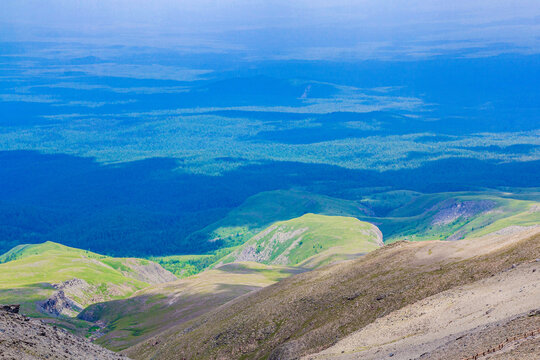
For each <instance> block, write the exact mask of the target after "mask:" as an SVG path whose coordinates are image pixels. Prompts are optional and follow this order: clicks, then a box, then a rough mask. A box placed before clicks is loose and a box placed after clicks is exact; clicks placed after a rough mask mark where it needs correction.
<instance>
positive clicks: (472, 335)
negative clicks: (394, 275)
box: [306, 261, 540, 360]
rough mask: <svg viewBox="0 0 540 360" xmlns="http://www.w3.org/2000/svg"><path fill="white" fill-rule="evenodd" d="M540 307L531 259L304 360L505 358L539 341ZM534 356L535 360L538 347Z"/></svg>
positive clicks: (538, 265)
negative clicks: (480, 356)
mask: <svg viewBox="0 0 540 360" xmlns="http://www.w3.org/2000/svg"><path fill="white" fill-rule="evenodd" d="M539 309H540V261H538V262H537V261H533V262H531V263H525V264H522V265H520V266H515V267H513V268H510V269H508V270H505V271H502V272H500V273H498V274H496V275H494V276H492V277H489V278H487V279H483V280H480V281H477V282H474V283H472V284H469V285H466V286H459V287H456V288H453V289H450V290H447V291H444V292H442V293H440V294H437V295H434V296H431V297H429V298H426V299H424V300H421V301H419V302H416V303H414V304H411V305H409V306H406V307H404V308H402V309H400V310H397V311H394V312H392V313H391V314H389V315H387V316H385V317H382V318H380V319H377V320H376V321H375V322H373V323H372V324H370V325H368V326H366V327H365V328H363V329H362V330H360V331H358V332H356V333H354V334H352V335H350V336H348V337H346V338H345V339H343V340H341V341H340V342H338V343H337V344H336V345H334V346H332V347H330V348H329V349H327V350H325V351H323V352H321V353H319V354H318V355H311V356H307V357H306V359H311V360H315V359H317V360H318V359H341V360H345V359H359V358H360V359H365V360H370V359H381V358H387V357H392V359H396V360H398V359H399V360H409V359H429V360H436V359H440V360H443V359H444V360H449V359H465V358H467V357H473V356H475V355H477V354H484V353H486V355H485V356H487V354H489V356H495V355H497V356H499V355H500V356H503V355H504V354H507V355H508V354H510V353H513V352H515V351H517V348H520V347H523V346H524V345H526V344H525V343H528V342H530V343H533V342H534V341H538V339H540V310H539ZM514 338H516V339H515V340H514ZM507 339H510V341H506V340H507ZM501 344H503V345H502V346H500V345H501ZM493 350H494V351H493ZM535 354H536V355H538V358H540V348H539V349H538V350H537V352H536V353H535ZM482 356H484V355H482ZM493 358H495V357H493ZM503 358H505V357H501V359H503ZM510 358H519V359H521V358H522V357H510ZM486 359H487V357H486Z"/></svg>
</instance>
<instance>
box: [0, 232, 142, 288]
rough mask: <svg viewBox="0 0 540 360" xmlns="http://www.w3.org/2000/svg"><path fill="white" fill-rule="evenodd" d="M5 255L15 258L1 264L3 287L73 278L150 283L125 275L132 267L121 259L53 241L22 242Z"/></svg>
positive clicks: (133, 285) (134, 284)
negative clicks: (30, 243)
mask: <svg viewBox="0 0 540 360" xmlns="http://www.w3.org/2000/svg"><path fill="white" fill-rule="evenodd" d="M6 255H7V256H6ZM4 256H5V258H6V259H14V260H11V261H8V262H4V263H3V264H0V289H9V288H16V287H21V286H25V285H31V284H38V283H59V282H62V281H66V280H69V279H73V278H79V279H83V280H85V281H86V282H88V283H89V284H91V285H101V284H117V285H128V286H129V287H131V288H132V289H139V288H142V287H144V286H146V285H147V284H146V283H144V282H142V281H139V280H136V279H135V278H130V277H128V276H126V274H125V272H130V271H132V270H131V269H130V268H129V267H128V266H126V265H125V264H123V263H122V260H121V259H114V258H109V257H106V256H102V255H98V254H95V253H92V252H88V251H85V250H79V249H75V248H70V247H67V246H64V245H60V244H56V243H53V242H46V243H43V244H36V245H21V246H20V247H17V248H16V249H13V250H11V251H10V252H8V253H7V254H5V255H4Z"/></svg>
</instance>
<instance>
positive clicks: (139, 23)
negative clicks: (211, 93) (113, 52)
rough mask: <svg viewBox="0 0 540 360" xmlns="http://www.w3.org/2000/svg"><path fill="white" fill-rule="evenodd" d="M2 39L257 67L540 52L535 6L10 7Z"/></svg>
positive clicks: (48, 2) (17, 1) (8, 3)
mask: <svg viewBox="0 0 540 360" xmlns="http://www.w3.org/2000/svg"><path fill="white" fill-rule="evenodd" d="M0 41H62V42H69V41H72V42H77V43H85V44H94V45H96V44H97V45H126V46H151V47H158V48H165V49H175V50H178V49H181V50H184V51H187V52H198V53H201V52H202V53H204V52H209V53H217V54H219V53H229V54H234V53H238V54H242V56H243V57H244V58H248V59H249V58H251V59H254V60H261V59H270V60H289V59H299V60H335V59H342V60H347V59H353V60H355V59H396V58H402V57H407V58H411V59H416V58H425V57H430V56H439V55H447V54H453V55H456V56H471V57H477V56H492V55H497V54H500V53H520V54H536V53H538V51H539V50H540V3H539V2H538V1H537V0H517V1H509V0H504V1H501V0H475V1H470V0H455V1H447V0H446V1H442V0H412V1H409V0H393V1H391V0H382V1H381V0H378V1H373V0H357V1H349V0H334V1H327V0H324V1H321V0H309V1H307V0H297V1H284V0H273V1H261V0H228V1H223V0H221V1H217V0H198V1H185V0H180V1H174V0H155V1H142V0H85V1H83V0H2V1H1V3H0Z"/></svg>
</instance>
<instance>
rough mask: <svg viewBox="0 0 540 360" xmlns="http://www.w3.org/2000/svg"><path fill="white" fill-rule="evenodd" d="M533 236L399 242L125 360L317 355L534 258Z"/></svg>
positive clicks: (228, 310)
mask: <svg viewBox="0 0 540 360" xmlns="http://www.w3.org/2000/svg"><path fill="white" fill-rule="evenodd" d="M539 233H540V230H539V229H538V227H532V228H519V229H514V230H513V231H512V232H511V233H510V234H507V233H505V232H501V233H499V234H493V235H490V236H485V237H483V238H478V239H469V240H464V241H460V242H454V243H448V242H439V241H431V242H420V243H406V242H399V243H396V244H393V245H390V246H386V247H384V248H382V249H379V250H376V251H374V252H372V253H370V254H368V255H366V256H365V257H363V258H360V259H357V260H352V261H347V262H343V263H339V264H335V265H331V266H328V267H325V268H321V269H317V270H314V271H312V272H309V273H304V274H300V275H297V276H294V277H292V278H288V279H285V280H283V281H281V282H279V283H278V284H275V285H272V286H269V287H267V288H264V289H262V290H260V291H257V292H255V293H252V294H249V295H248V296H244V297H242V298H239V299H237V300H234V301H232V302H229V303H228V304H226V305H224V306H222V307H220V308H218V309H216V310H215V311H212V312H210V313H208V314H206V315H203V316H201V317H199V318H196V319H194V320H192V321H189V322H187V323H185V324H182V325H180V326H177V327H175V328H172V329H171V330H169V331H167V332H165V333H162V334H160V335H158V336H156V337H154V338H152V339H149V340H148V341H147V342H145V343H143V344H140V345H137V346H135V347H132V348H130V349H128V350H127V351H126V353H127V354H129V355H130V356H132V357H134V358H138V359H147V358H152V357H154V358H160V359H175V358H178V357H180V358H181V357H185V358H196V359H213V358H219V359H238V358H253V359H255V358H257V359H258V358H269V359H293V358H297V357H299V356H303V355H308V354H312V353H316V352H320V351H322V350H323V349H325V348H328V347H329V346H331V345H333V344H335V343H336V342H338V341H339V340H340V339H343V338H345V337H346V336H348V335H350V334H351V333H353V332H355V331H357V330H359V329H361V328H363V327H365V326H366V325H368V324H370V323H372V322H374V321H375V320H376V319H377V318H380V317H383V316H385V315H387V314H390V313H391V312H393V311H395V310H398V309H400V308H403V307H404V306H407V305H409V304H413V303H415V302H417V301H420V300H422V299H425V298H428V297H430V296H433V295H436V294H438V293H440V292H442V291H445V290H448V289H451V288H453V287H455V286H457V285H465V284H468V283H473V282H475V281H478V280H481V279H484V278H487V277H490V276H491V275H492V274H496V273H498V272H500V271H503V270H505V269H508V268H509V267H511V266H512V264H519V263H523V262H526V261H530V260H534V259H536V258H539V257H540V234H539ZM449 245H450V246H449Z"/></svg>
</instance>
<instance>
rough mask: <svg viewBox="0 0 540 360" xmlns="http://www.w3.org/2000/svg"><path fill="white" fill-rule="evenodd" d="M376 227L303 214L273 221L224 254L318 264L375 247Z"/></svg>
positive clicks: (347, 219) (231, 258)
mask: <svg viewBox="0 0 540 360" xmlns="http://www.w3.org/2000/svg"><path fill="white" fill-rule="evenodd" d="M378 247H379V245H378V244H377V230H376V228H375V227H374V226H373V225H371V224H368V223H365V222H362V221H360V220H358V219H355V218H352V217H344V216H326V215H316V214H306V215H303V216H301V217H298V218H296V219H292V220H288V221H281V222H277V223H274V224H273V225H271V226H270V227H269V228H267V229H266V230H263V231H262V232H260V233H259V234H258V235H256V236H254V237H253V238H251V239H250V240H249V241H248V242H247V243H246V244H245V245H243V246H242V247H240V248H239V249H238V250H236V251H235V252H233V253H232V254H231V255H229V256H226V257H225V258H224V259H223V260H222V262H224V263H227V262H232V261H235V260H238V259H240V260H243V258H244V257H245V254H247V253H250V254H252V255H250V256H252V257H253V259H250V260H256V261H260V262H262V263H264V264H281V265H290V266H308V267H318V266H321V265H324V264H327V263H328V262H331V261H336V260H341V259H346V258H350V257H353V256H355V255H358V254H362V253H367V252H369V251H372V250H375V249H376V248H378Z"/></svg>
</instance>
